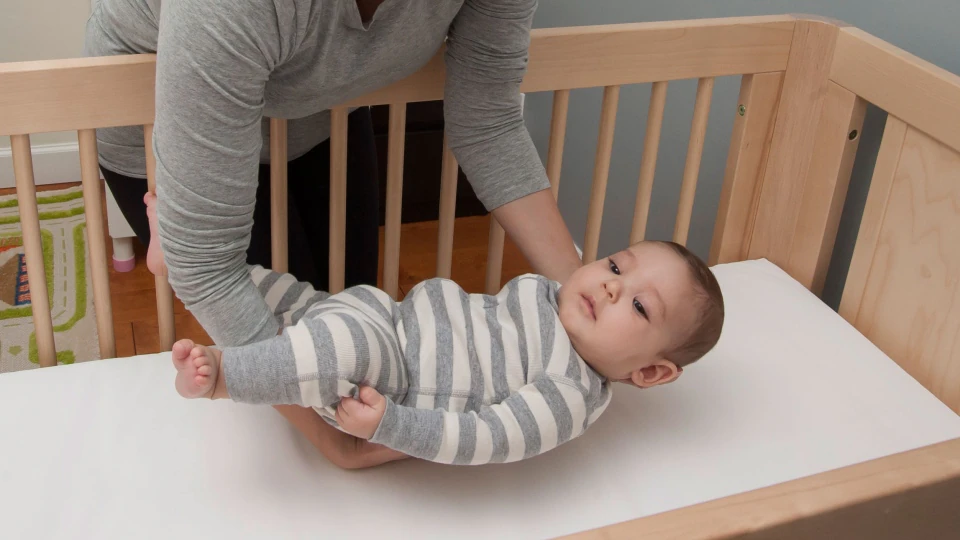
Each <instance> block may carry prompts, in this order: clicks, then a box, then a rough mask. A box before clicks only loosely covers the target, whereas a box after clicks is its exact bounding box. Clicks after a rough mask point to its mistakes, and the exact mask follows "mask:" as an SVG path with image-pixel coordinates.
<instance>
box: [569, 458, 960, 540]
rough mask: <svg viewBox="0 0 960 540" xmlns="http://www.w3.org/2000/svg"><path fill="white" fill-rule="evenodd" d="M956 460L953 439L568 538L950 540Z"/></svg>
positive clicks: (959, 465)
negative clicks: (944, 539) (880, 539)
mask: <svg viewBox="0 0 960 540" xmlns="http://www.w3.org/2000/svg"><path fill="white" fill-rule="evenodd" d="M958 456H960V439H954V440H952V441H947V442H944V443H940V444H936V445H931V446H928V447H925V448H919V449H916V450H912V451H909V452H903V453H900V454H894V455H892V456H886V457H883V458H880V459H876V460H872V461H868V462H864V463H860V464H857V465H852V466H849V467H844V468H841V469H837V470H833V471H828V472H824V473H820V474H817V475H814V476H809V477H806V478H800V479H797V480H793V481H791V482H784V483H782V484H777V485H774V486H770V487H767V488H763V489H759V490H756V491H751V492H747V493H743V494H740V495H734V496H731V497H725V498H723V499H718V500H714V501H709V502H706V503H703V504H699V505H695V506H690V507H687V508H681V509H678V510H674V511H671V512H665V513H663V514H657V515H654V516H649V517H646V518H641V519H638V520H634V521H628V522H625V523H621V524H618V525H612V526H609V527H604V528H602V529H598V530H594V531H587V532H584V533H580V534H576V535H572V536H570V537H569V538H571V539H576V540H601V539H602V540H618V539H621V538H622V539H624V540H626V539H633V538H649V539H666V538H684V539H720V538H734V537H735V538H771V539H773V538H775V539H778V540H779V539H784V538H798V539H799V538H819V537H822V536H823V535H824V534H825V532H826V531H829V534H828V536H829V537H831V538H871V539H879V538H884V539H886V538H890V539H894V538H948V537H952V536H954V534H953V533H954V532H955V531H956V530H958V527H960V513H957V512H956V501H957V499H958V497H960V457H958Z"/></svg>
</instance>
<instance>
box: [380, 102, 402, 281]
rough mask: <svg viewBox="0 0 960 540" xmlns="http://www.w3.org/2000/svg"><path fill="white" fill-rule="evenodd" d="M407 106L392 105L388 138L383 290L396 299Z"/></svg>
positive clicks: (400, 104)
mask: <svg viewBox="0 0 960 540" xmlns="http://www.w3.org/2000/svg"><path fill="white" fill-rule="evenodd" d="M406 123H407V104H406V103H394V104H391V105H390V125H389V133H388V137H387V208H386V217H385V227H386V235H385V237H384V240H385V241H384V244H383V289H384V290H385V291H386V292H387V294H389V295H390V296H391V297H393V298H394V299H396V298H398V295H399V294H400V285H399V279H400V277H399V275H400V274H399V273H400V211H401V205H402V204H403V200H402V197H403V146H404V144H403V143H404V137H405V136H406V132H405V128H406Z"/></svg>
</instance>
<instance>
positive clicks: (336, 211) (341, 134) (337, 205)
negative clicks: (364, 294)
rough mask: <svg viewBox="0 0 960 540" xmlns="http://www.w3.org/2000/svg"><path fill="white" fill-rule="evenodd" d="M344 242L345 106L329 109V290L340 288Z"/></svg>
mask: <svg viewBox="0 0 960 540" xmlns="http://www.w3.org/2000/svg"><path fill="white" fill-rule="evenodd" d="M346 243H347V109H343V108H337V109H333V110H331V111H330V274H329V276H330V288H329V292H330V294H336V293H338V292H340V291H342V290H343V286H344V280H345V275H344V271H345V267H344V264H345V259H344V257H345V251H344V250H345V249H346Z"/></svg>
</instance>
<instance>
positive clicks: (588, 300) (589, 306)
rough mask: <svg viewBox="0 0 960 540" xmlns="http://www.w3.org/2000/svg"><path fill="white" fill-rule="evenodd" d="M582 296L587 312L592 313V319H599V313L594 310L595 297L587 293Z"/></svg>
mask: <svg viewBox="0 0 960 540" xmlns="http://www.w3.org/2000/svg"><path fill="white" fill-rule="evenodd" d="M581 298H583V305H584V309H586V311H587V314H588V315H590V318H591V319H593V320H597V313H596V311H595V310H594V305H595V303H594V301H593V298H592V297H590V296H587V295H585V294H584V295H581Z"/></svg>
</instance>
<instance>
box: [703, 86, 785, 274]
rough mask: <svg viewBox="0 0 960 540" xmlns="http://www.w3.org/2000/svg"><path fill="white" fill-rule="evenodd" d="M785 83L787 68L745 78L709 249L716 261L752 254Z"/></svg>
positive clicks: (711, 262)
mask: <svg viewBox="0 0 960 540" xmlns="http://www.w3.org/2000/svg"><path fill="white" fill-rule="evenodd" d="M782 86H783V72H774V73H760V74H757V75H745V76H744V77H743V79H742V80H741V81H740V97H739V100H738V101H737V103H738V108H739V106H742V107H743V114H742V115H741V114H739V112H738V113H737V116H736V117H735V119H734V122H733V132H732V135H731V138H730V151H729V153H728V154H727V166H726V170H725V172H724V175H723V186H722V187H721V189H720V205H719V207H718V209H717V219H716V223H715V225H714V228H713V243H712V245H711V247H710V257H709V263H710V264H711V265H714V264H720V263H729V262H734V261H741V260H744V259H745V258H746V257H747V251H748V250H749V247H750V236H751V234H752V232H753V224H754V220H755V219H756V211H757V206H758V205H759V202H760V200H759V199H760V184H761V179H762V178H763V174H764V171H765V169H766V165H767V158H768V157H769V155H770V145H771V143H772V141H773V128H774V124H775V122H776V118H777V108H778V105H779V101H780V89H781V88H782Z"/></svg>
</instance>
